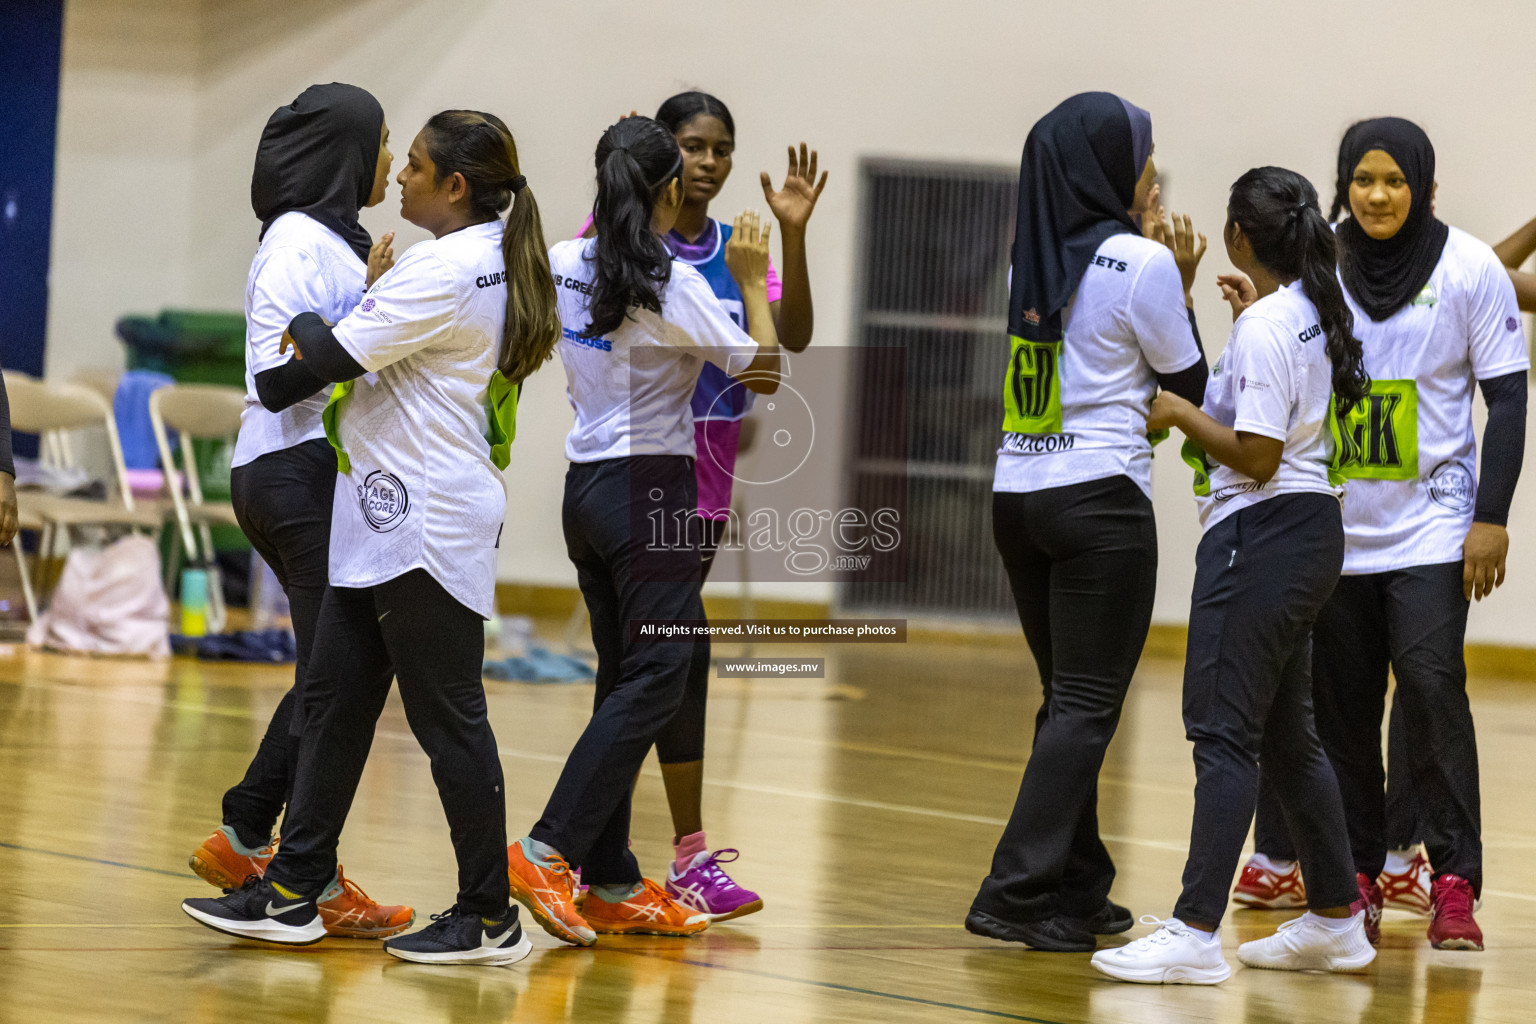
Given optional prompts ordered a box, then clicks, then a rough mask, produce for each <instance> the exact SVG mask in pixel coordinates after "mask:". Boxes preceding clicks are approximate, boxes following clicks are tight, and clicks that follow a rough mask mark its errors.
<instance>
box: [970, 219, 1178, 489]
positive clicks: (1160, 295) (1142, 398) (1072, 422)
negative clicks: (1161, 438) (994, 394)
mask: <svg viewBox="0 0 1536 1024" xmlns="http://www.w3.org/2000/svg"><path fill="white" fill-rule="evenodd" d="M1062 320H1063V322H1064V324H1065V331H1064V337H1063V339H1062V346H1061V361H1060V368H1059V377H1060V387H1061V432H1060V433H1059V434H1016V433H1005V434H1004V435H1003V444H1002V447H1000V448H999V449H998V451H997V468H996V471H995V473H994V475H993V480H992V489H993V490H994V491H1009V492H1021V491H1039V490H1044V489H1045V488H1048V487H1063V486H1065V485H1067V484H1078V483H1086V482H1088V481H1090V480H1102V479H1104V478H1105V477H1110V476H1118V475H1121V474H1123V475H1125V476H1128V477H1130V478H1131V480H1133V481H1134V482H1135V483H1136V486H1137V487H1140V488H1141V490H1142V493H1143V494H1145V495H1146V496H1147V497H1148V498H1149V499H1150V498H1151V497H1152V445H1151V444H1150V443H1149V442H1148V441H1147V412H1148V410H1150V409H1151V407H1152V397H1153V395H1155V394H1156V393H1157V377H1156V375H1157V374H1158V373H1177V372H1178V371H1180V370H1186V369H1188V368H1189V367H1191V366H1193V365H1195V362H1196V361H1197V360H1198V359H1200V358H1202V357H1201V355H1200V350H1199V348H1198V347H1197V346H1196V345H1195V336H1194V331H1193V329H1192V328H1191V327H1190V325H1189V311H1188V310H1187V309H1186V308H1185V306H1184V285H1183V282H1182V281H1181V280H1180V278H1179V268H1178V265H1177V264H1176V263H1174V261H1173V253H1172V252H1171V251H1170V250H1169V249H1168V247H1167V246H1165V245H1161V244H1159V243H1157V242H1154V241H1151V240H1150V239H1146V238H1143V237H1141V236H1140V235H1133V234H1130V233H1129V232H1123V233H1120V234H1115V235H1111V236H1109V237H1108V238H1106V239H1105V240H1104V241H1103V242H1102V243H1100V244H1099V248H1098V252H1097V254H1096V255H1095V256H1094V259H1093V261H1092V262H1090V263H1089V264H1088V269H1087V270H1086V271H1085V272H1084V273H1083V280H1082V283H1081V284H1079V285H1078V288H1077V294H1076V295H1075V296H1074V297H1073V299H1072V304H1071V305H1070V306H1069V307H1068V308H1067V310H1066V311H1065V312H1064V313H1063V315H1062Z"/></svg>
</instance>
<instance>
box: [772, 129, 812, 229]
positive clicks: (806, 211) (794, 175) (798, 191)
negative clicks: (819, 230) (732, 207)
mask: <svg viewBox="0 0 1536 1024" xmlns="http://www.w3.org/2000/svg"><path fill="white" fill-rule="evenodd" d="M762 182H763V198H764V199H766V200H768V208H769V209H770V210H772V211H773V215H774V217H775V218H776V219H777V220H778V222H779V226H780V227H782V228H783V229H784V230H786V231H790V230H804V229H805V224H806V221H808V220H810V219H811V214H812V212H814V211H815V209H816V200H818V199H820V198H821V190H822V189H824V188H826V187H827V172H826V171H822V172H821V180H819V181H818V180H817V178H816V151H815V150H814V149H812V150H807V149H806V146H805V143H803V142H802V143H800V155H799V158H798V159H797V158H796V156H795V147H794V146H790V147H789V170H788V171H787V172H786V173H785V175H784V187H783V188H782V189H780V190H779V191H777V192H775V191H774V190H773V179H772V178H771V177H769V175H768V172H767V171H764V172H763V173H762Z"/></svg>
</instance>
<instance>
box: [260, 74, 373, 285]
mask: <svg viewBox="0 0 1536 1024" xmlns="http://www.w3.org/2000/svg"><path fill="white" fill-rule="evenodd" d="M383 130H384V108H383V107H381V106H379V101H378V100H376V99H374V98H373V95H372V94H371V93H369V92H368V91H367V90H365V89H359V88H358V87H357V86H355V85H342V84H341V83H340V82H332V83H331V84H330V85H312V86H310V87H309V88H308V89H305V90H304V91H303V92H301V93H299V98H298V99H296V100H294V101H293V102H292V103H290V104H288V106H286V107H278V108H277V109H276V110H274V111H273V112H272V116H271V117H269V118H267V126H266V128H264V129H262V132H261V143H260V144H259V145H258V146H257V147H256V170H255V171H254V173H252V174H251V209H253V210H255V211H256V216H257V217H259V218H260V219H261V233H262V235H265V234H266V233H267V228H269V227H271V226H272V222H273V221H275V220H277V218H279V217H281V216H282V215H283V214H285V213H289V212H292V211H298V212H299V213H305V214H308V215H309V216H311V217H313V218H314V219H315V220H317V221H319V222H320V223H321V224H324V225H325V226H326V227H328V228H330V229H331V230H332V231H334V232H336V234H338V235H340V236H341V237H342V239H343V240H344V241H345V242H346V243H347V245H349V246H351V247H352V251H353V252H355V253H357V257H358V259H360V260H363V261H364V262H367V260H368V248H369V246H371V245H372V244H373V239H371V238H370V237H369V236H368V232H367V230H366V229H365V228H364V227H363V226H362V225H361V224H359V223H358V222H357V211H359V210H361V209H362V208H363V206H364V205H365V204H366V203H367V202H368V197H369V196H370V195H371V194H372V193H373V179H374V174H375V171H376V169H377V167H378V162H379V136H380V133H381V132H382V131H383Z"/></svg>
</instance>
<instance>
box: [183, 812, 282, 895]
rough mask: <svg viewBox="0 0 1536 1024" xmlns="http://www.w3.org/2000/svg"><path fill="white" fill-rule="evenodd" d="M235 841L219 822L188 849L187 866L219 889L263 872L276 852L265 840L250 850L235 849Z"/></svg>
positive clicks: (242, 881)
mask: <svg viewBox="0 0 1536 1024" xmlns="http://www.w3.org/2000/svg"><path fill="white" fill-rule="evenodd" d="M232 840H233V842H232ZM238 841H239V840H238V839H236V838H235V833H234V831H233V830H232V829H231V828H230V827H229V826H228V825H220V826H219V827H218V828H217V829H215V830H214V832H213V835H211V836H209V837H208V838H207V839H204V840H203V845H202V846H199V847H198V848H197V849H195V850H193V851H192V856H190V857H188V858H187V866H188V867H190V868H191V869H192V870H193V871H194V872H196V873H197V877H199V878H201V879H202V880H203V881H205V882H207V883H208V884H209V885H213V886H217V887H218V888H220V889H238V888H240V887H241V886H242V885H244V884H245V880H246V879H247V878H249V877H251V876H252V875H265V874H266V873H267V865H268V864H270V863H272V858H273V857H275V856H277V844H276V843H269V844H268V845H266V846H263V847H262V848H261V849H259V850H255V851H253V852H251V853H239V852H237V851H236V850H235V846H234V843H235V842H238Z"/></svg>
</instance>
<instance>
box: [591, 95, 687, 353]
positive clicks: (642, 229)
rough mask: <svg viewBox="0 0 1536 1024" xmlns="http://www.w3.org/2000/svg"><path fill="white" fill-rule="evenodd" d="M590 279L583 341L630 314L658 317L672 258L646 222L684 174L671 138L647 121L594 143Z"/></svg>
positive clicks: (630, 122) (634, 121) (622, 126)
mask: <svg viewBox="0 0 1536 1024" xmlns="http://www.w3.org/2000/svg"><path fill="white" fill-rule="evenodd" d="M596 163H597V202H596V203H595V204H594V206H593V209H592V223H593V226H594V227H595V228H596V229H597V239H596V245H595V247H594V263H595V268H594V269H595V275H594V280H593V283H592V295H591V305H590V307H589V314H590V316H591V318H592V322H591V323H590V324H588V325H587V329H586V331H585V334H586V336H587V337H589V338H597V337H601V336H602V335H604V334H607V333H608V332H610V331H614V330H617V329H618V327H619V326H620V325H621V324H623V323H624V320H625V319H626V318H627V317H628V316H629V315H630V311H631V310H633V309H635V308H637V307H638V308H640V309H647V310H650V311H651V312H652V313H660V312H661V293H662V291H663V290H664V289H665V288H666V286H667V282H668V281H670V280H671V278H672V253H671V251H670V250H669V249H668V248H667V244H666V242H664V241H663V240H662V239H661V236H659V235H658V234H656V231H655V230H654V228H653V227H652V222H653V219H654V216H655V211H656V198H657V197H658V196H659V195H661V194H662V192H664V191H665V190H666V187H667V186H668V185H670V184H671V183H672V182H673V181H676V180H677V179H678V178H679V176H680V175H681V174H682V166H683V155H682V152H681V151H680V150H678V148H677V142H676V140H674V139H673V138H672V133H671V132H669V131H667V129H666V128H665V127H663V126H662V125H661V124H660V123H658V122H656V121H653V120H651V119H650V118H648V117H626V118H624V119H623V120H622V121H620V122H618V123H617V124H615V125H613V126H612V127H610V128H609V129H608V130H607V131H606V132H604V133H603V137H602V138H601V139H600V140H599V141H598V143H597V154H596Z"/></svg>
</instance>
